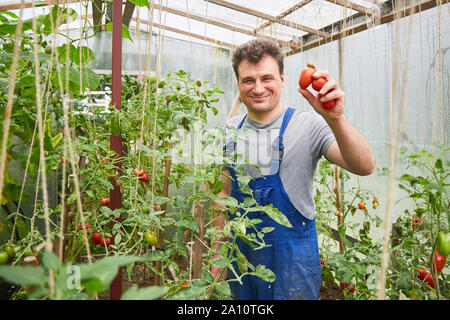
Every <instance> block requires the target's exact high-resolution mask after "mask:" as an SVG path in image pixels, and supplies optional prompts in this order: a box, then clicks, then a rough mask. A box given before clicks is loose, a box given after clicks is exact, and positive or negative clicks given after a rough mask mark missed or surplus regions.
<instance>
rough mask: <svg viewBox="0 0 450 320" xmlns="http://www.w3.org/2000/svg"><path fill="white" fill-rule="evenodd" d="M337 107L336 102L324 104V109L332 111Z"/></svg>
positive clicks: (331, 101)
mask: <svg viewBox="0 0 450 320" xmlns="http://www.w3.org/2000/svg"><path fill="white" fill-rule="evenodd" d="M335 106H336V102H334V100H330V101H326V102H322V108H324V109H327V110H330V109H333V108H334V107H335Z"/></svg>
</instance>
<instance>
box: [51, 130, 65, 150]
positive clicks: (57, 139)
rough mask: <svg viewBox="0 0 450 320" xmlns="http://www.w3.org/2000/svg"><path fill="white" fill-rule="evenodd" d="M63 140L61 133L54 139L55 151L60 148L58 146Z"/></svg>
mask: <svg viewBox="0 0 450 320" xmlns="http://www.w3.org/2000/svg"><path fill="white" fill-rule="evenodd" d="M62 138H63V134H62V133H61V132H59V133H58V134H57V135H56V136H54V137H52V146H53V149H55V148H56V147H57V146H58V144H59V143H60V142H61V140H62Z"/></svg>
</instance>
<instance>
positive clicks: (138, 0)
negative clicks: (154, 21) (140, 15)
mask: <svg viewBox="0 0 450 320" xmlns="http://www.w3.org/2000/svg"><path fill="white" fill-rule="evenodd" d="M129 1H130V2H131V3H134V4H135V5H137V6H138V7H147V8H149V9H150V4H149V3H148V0H129Z"/></svg>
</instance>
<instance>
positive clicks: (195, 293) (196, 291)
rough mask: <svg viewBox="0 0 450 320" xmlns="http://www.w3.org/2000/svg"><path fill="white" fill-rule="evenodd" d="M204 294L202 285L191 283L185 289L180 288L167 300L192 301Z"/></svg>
mask: <svg viewBox="0 0 450 320" xmlns="http://www.w3.org/2000/svg"><path fill="white" fill-rule="evenodd" d="M204 293H205V287H204V286H202V285H195V284H194V282H193V281H192V282H191V283H190V284H189V287H187V288H181V289H180V290H179V291H178V292H176V293H175V294H174V295H173V296H171V297H169V300H194V299H198V298H199V297H200V296H202V295H203V294H204Z"/></svg>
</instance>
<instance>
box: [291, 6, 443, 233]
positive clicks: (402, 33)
mask: <svg viewBox="0 0 450 320" xmlns="http://www.w3.org/2000/svg"><path fill="white" fill-rule="evenodd" d="M439 15H441V20H440V21H441V23H440V28H441V29H440V32H438V30H437V26H438V22H439V21H438V16H439ZM411 19H412V20H413V21H411ZM449 19H450V6H449V4H447V5H444V6H442V7H441V8H439V7H437V8H433V9H430V10H427V11H424V12H421V13H418V14H415V15H412V16H410V17H407V18H404V19H401V20H398V21H394V22H391V23H387V24H384V25H381V26H378V27H376V28H373V29H369V30H368V31H365V32H361V33H358V34H355V35H352V36H349V37H346V38H344V39H343V40H341V41H342V44H343V47H344V48H343V60H342V61H343V66H342V71H343V74H342V84H343V90H344V92H345V94H346V103H345V115H346V117H347V118H348V119H349V120H350V122H351V123H352V124H353V125H354V126H355V127H356V128H357V129H358V130H359V131H360V132H361V133H362V134H363V135H364V137H366V139H367V140H368V142H369V144H370V146H371V148H372V151H373V153H374V156H375V161H376V167H377V171H376V172H374V174H372V175H371V176H369V177H363V178H357V177H355V176H352V180H353V181H352V182H351V183H349V184H348V185H347V188H350V187H351V185H357V181H356V179H359V183H360V184H361V187H362V188H364V189H367V190H371V191H373V192H374V194H376V195H377V196H378V197H379V200H380V204H382V205H381V206H383V203H385V199H384V198H385V196H386V191H387V190H386V186H387V177H386V176H383V175H380V174H379V171H378V170H381V169H382V168H383V167H386V168H387V167H389V145H390V143H391V142H392V141H393V139H392V138H393V135H394V134H396V133H397V132H394V130H395V128H396V127H395V126H393V124H392V122H393V120H395V119H396V118H397V117H398V116H400V113H399V109H400V104H401V92H402V90H406V91H405V105H404V108H405V109H404V114H403V116H402V117H403V123H402V130H401V132H400V146H403V147H406V148H408V149H409V150H411V151H413V150H420V149H426V150H428V151H431V152H432V151H435V152H437V151H438V150H437V149H436V148H435V147H434V145H435V144H439V145H442V146H449V145H450V127H449V125H448V123H449V121H450V93H449V90H448V88H449V86H450V82H449V81H450V80H449V79H450V51H449V48H450V24H448V23H445V21H449ZM411 22H412V23H411ZM408 35H410V37H409V40H408ZM439 37H440V38H439ZM439 39H440V40H439ZM407 50H408V52H407ZM407 53H408V55H407ZM339 57H340V43H339V41H334V42H331V43H329V44H326V45H323V46H320V47H317V48H314V49H311V50H308V51H305V52H302V53H298V54H295V55H292V56H289V57H287V58H286V59H285V74H286V87H285V89H284V91H283V96H282V101H283V102H284V103H285V104H288V105H291V106H294V107H297V108H300V109H302V110H312V108H311V107H310V106H309V104H307V102H306V101H305V100H304V99H303V97H301V95H300V93H298V91H297V87H298V77H299V75H300V72H301V69H302V68H303V67H304V66H305V65H306V63H307V62H312V63H314V64H315V65H316V66H317V67H318V68H320V69H325V70H329V72H330V73H331V75H332V77H333V78H335V79H336V80H338V81H339V80H340V79H339V70H340V65H339V60H340V59H339ZM407 59H408V60H407ZM439 59H441V61H440V62H439ZM395 64H399V65H398V73H397V77H398V81H397V86H394V84H393V81H394V80H393V79H394V76H393V75H394V71H395ZM439 66H441V67H439ZM405 68H406V70H407V74H406V77H404V76H403V75H404V73H403V72H404V70H405ZM394 90H397V93H396V95H394ZM394 97H397V101H394ZM447 154H448V153H447ZM443 160H450V159H443ZM407 171H408V170H407V168H405V163H403V162H402V161H401V159H400V161H399V162H398V169H397V173H398V174H400V173H404V172H407ZM396 185H397V184H396ZM394 192H395V197H394V199H396V200H398V199H402V198H403V197H404V196H406V194H405V193H404V192H403V191H402V190H400V189H399V188H395V189H394ZM408 205H411V206H412V204H408V203H407V202H405V201H402V202H400V203H398V204H396V205H395V211H394V213H393V216H392V220H393V221H395V220H396V219H397V217H398V215H399V214H401V213H403V211H404V209H407V208H408ZM381 209H382V210H380V211H378V212H381V213H382V212H383V210H384V208H383V207H382V208H381ZM410 211H413V208H412V207H411V208H410ZM381 235H382V234H381V233H375V234H374V236H378V237H380V236H381Z"/></svg>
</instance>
